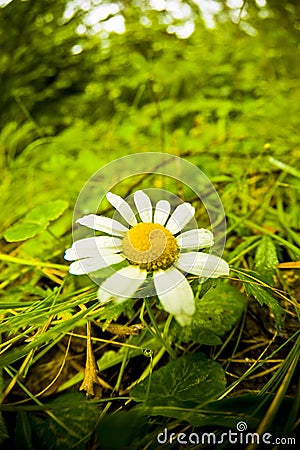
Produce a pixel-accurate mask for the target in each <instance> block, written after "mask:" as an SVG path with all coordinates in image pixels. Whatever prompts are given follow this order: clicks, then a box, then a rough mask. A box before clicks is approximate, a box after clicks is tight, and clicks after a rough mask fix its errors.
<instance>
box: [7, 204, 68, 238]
mask: <svg viewBox="0 0 300 450" xmlns="http://www.w3.org/2000/svg"><path fill="white" fill-rule="evenodd" d="M67 207H68V202H66V201H65V200H54V201H52V202H48V203H44V204H43V205H39V206H37V207H36V208H33V209H32V210H31V211H29V212H28V213H27V214H26V216H25V217H24V219H23V220H22V221H20V222H18V223H16V224H14V225H12V226H11V227H10V228H8V229H7V230H6V231H5V233H4V238H5V239H6V240H7V241H8V242H18V241H24V240H25V239H29V238H32V237H34V236H36V235H37V234H39V233H40V232H41V231H43V230H45V229H46V228H47V227H48V225H49V223H50V221H52V220H55V219H57V218H58V217H59V216H61V215H62V214H63V212H64V211H65V210H66V209H67Z"/></svg>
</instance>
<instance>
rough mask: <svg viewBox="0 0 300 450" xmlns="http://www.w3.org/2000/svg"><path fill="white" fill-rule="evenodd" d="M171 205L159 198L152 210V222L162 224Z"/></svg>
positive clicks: (167, 215)
mask: <svg viewBox="0 0 300 450" xmlns="http://www.w3.org/2000/svg"><path fill="white" fill-rule="evenodd" d="M170 210H171V205H170V203H169V202H168V201H167V200H159V202H157V204H156V208H155V212H154V220H153V222H154V223H160V224H161V225H164V224H165V223H166V221H167V218H168V217H169V215H170Z"/></svg>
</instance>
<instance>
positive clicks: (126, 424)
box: [96, 409, 150, 450]
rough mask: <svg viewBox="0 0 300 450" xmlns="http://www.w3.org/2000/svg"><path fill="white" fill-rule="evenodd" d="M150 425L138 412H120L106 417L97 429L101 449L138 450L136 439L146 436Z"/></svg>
mask: <svg viewBox="0 0 300 450" xmlns="http://www.w3.org/2000/svg"><path fill="white" fill-rule="evenodd" d="M149 428H150V425H149V423H148V421H147V420H146V418H145V417H144V416H143V415H142V414H141V413H140V412H138V411H136V410H134V409H133V410H131V411H128V412H125V411H119V412H117V413H115V414H110V415H105V416H104V418H103V420H102V421H101V423H100V425H99V426H98V427H97V429H96V436H97V438H98V443H99V446H100V447H99V448H101V449H102V450H120V449H125V448H126V449H136V448H139V447H137V446H136V445H135V443H134V441H135V439H136V438H140V437H142V436H145V434H146V433H147V432H148V430H149Z"/></svg>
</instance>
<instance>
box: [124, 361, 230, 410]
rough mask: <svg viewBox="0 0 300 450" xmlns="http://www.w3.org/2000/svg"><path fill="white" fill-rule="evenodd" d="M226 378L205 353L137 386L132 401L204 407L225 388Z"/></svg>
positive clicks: (171, 364)
mask: <svg viewBox="0 0 300 450" xmlns="http://www.w3.org/2000/svg"><path fill="white" fill-rule="evenodd" d="M225 385H226V381H225V374H224V371H223V369H222V367H221V366H220V365H219V364H218V363H217V362H215V361H212V360H210V359H207V358H206V356H205V355H204V354H203V353H193V354H190V355H185V356H182V357H181V358H178V359H176V360H175V361H170V362H169V363H168V364H166V365H165V366H163V367H161V368H160V369H158V370H157V371H155V372H154V373H153V374H152V376H151V377H148V378H146V379H145V380H144V381H142V382H141V383H139V384H138V385H137V386H135V387H134V388H133V389H132V391H131V397H132V398H133V399H134V400H135V401H138V402H141V401H144V402H147V404H149V405H156V406H159V405H164V406H165V405H170V406H171V405H177V406H180V405H181V406H184V405H187V404H191V405H204V404H205V403H207V402H208V401H210V400H212V399H215V398H216V397H217V395H218V394H219V393H220V392H221V391H222V390H223V389H224V388H225Z"/></svg>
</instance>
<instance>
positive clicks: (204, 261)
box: [176, 252, 229, 278]
mask: <svg viewBox="0 0 300 450" xmlns="http://www.w3.org/2000/svg"><path fill="white" fill-rule="evenodd" d="M176 266H177V267H178V268H179V269H181V270H183V271H184V272H189V273H193V274H195V275H199V276H200V277H205V278H218V277H219V276H221V275H228V274H229V266H228V264H227V262H226V261H224V259H222V258H220V257H219V256H215V255H208V254H207V253H201V252H189V253H181V254H180V255H179V258H178V260H177V261H176Z"/></svg>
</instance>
